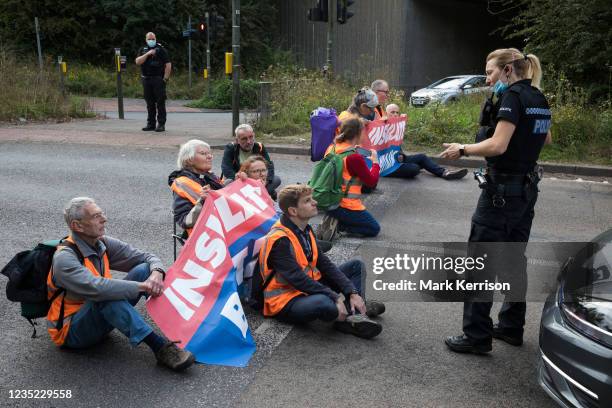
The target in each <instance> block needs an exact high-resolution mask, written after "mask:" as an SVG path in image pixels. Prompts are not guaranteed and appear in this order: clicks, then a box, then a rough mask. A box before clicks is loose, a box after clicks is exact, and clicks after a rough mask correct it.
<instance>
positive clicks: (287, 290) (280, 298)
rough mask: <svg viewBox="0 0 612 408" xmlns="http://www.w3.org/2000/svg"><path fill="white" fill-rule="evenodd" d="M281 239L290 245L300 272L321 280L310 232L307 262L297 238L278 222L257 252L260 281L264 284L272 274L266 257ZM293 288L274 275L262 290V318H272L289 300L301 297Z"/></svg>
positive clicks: (316, 251)
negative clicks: (309, 252)
mask: <svg viewBox="0 0 612 408" xmlns="http://www.w3.org/2000/svg"><path fill="white" fill-rule="evenodd" d="M283 237H287V238H289V242H290V243H291V252H292V254H293V255H294V256H295V260H296V262H297V264H298V265H299V266H300V268H302V272H304V273H305V274H306V275H308V276H309V277H310V278H312V279H314V280H317V281H318V280H319V279H321V272H320V271H319V270H318V269H317V266H316V265H317V259H318V257H319V251H318V249H317V244H316V240H315V237H314V234H313V233H312V231H310V245H311V246H312V261H310V262H308V258H306V254H305V253H304V250H303V249H302V245H301V244H300V240H299V238H298V237H297V236H296V235H295V234H294V233H293V231H291V230H290V229H289V228H287V227H285V226H284V225H282V224H281V222H280V220H279V221H276V223H275V224H274V225H273V226H272V229H271V230H270V232H269V233H268V235H267V236H266V239H265V242H264V244H263V245H262V247H261V249H260V251H259V271H260V273H261V274H262V275H261V276H262V281H263V282H266V280H267V278H268V276H270V274H271V273H272V269H270V268H269V267H268V256H269V255H270V251H271V250H272V247H273V246H274V243H275V242H276V241H277V240H278V239H280V238H283ZM302 294H304V292H300V291H299V290H297V289H295V288H294V287H293V286H291V285H290V284H288V283H287V282H286V281H285V279H283V277H282V276H280V275H279V274H277V273H275V274H274V277H273V278H272V279H271V280H270V283H269V284H268V286H267V287H266V288H265V289H264V293H263V297H264V309H263V312H264V316H274V315H276V314H278V313H279V312H280V311H281V310H282V309H283V308H284V307H285V306H286V305H287V303H289V301H290V300H291V299H293V298H294V297H296V296H299V295H302Z"/></svg>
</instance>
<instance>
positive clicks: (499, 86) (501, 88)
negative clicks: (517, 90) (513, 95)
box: [493, 79, 508, 96]
mask: <svg viewBox="0 0 612 408" xmlns="http://www.w3.org/2000/svg"><path fill="white" fill-rule="evenodd" d="M506 89H508V84H506V83H503V82H502V81H501V80H499V79H498V80H497V82H496V83H495V85H493V92H494V93H495V95H497V96H501V94H503V93H504V92H505V91H506Z"/></svg>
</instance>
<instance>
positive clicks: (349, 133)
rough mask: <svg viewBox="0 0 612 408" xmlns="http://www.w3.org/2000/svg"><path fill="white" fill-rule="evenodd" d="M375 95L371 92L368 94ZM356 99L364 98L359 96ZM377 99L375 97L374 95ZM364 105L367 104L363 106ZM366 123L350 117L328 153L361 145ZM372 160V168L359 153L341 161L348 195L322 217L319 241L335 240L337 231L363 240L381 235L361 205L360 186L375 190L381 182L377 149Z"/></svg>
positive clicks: (344, 189)
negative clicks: (360, 237)
mask: <svg viewBox="0 0 612 408" xmlns="http://www.w3.org/2000/svg"><path fill="white" fill-rule="evenodd" d="M369 92H372V91H369ZM357 98H361V97H360V96H359V95H358V97H357ZM374 98H376V95H374ZM363 104H365V102H364V103H363ZM363 128H364V125H363V122H362V121H361V120H360V119H357V118H350V119H346V120H344V122H342V126H341V127H340V134H339V135H338V136H336V138H335V141H334V144H333V145H331V146H330V147H329V148H328V149H327V151H326V152H325V154H326V155H327V154H329V153H330V152H331V150H332V147H334V146H335V153H336V154H341V153H343V152H346V151H349V150H353V151H355V147H356V146H357V145H358V144H359V142H360V140H361V136H362V133H363ZM369 153H370V156H369V157H368V158H369V160H370V161H371V162H372V168H371V169H369V168H368V165H367V164H366V161H365V158H364V156H362V155H361V154H360V153H357V152H356V151H355V152H354V153H352V154H349V155H347V156H346V157H344V159H343V161H342V178H343V182H342V191H343V192H344V193H345V195H344V197H343V198H342V199H341V200H340V205H339V207H338V208H336V209H334V210H331V211H328V212H327V214H325V216H324V217H323V222H322V223H321V225H320V227H319V230H318V238H319V239H322V240H326V241H331V240H333V238H334V236H335V234H336V231H337V230H338V229H339V230H340V231H344V232H348V233H351V234H358V235H361V236H364V237H375V236H376V235H378V233H379V232H380V225H379V224H378V222H377V221H376V219H374V217H373V216H372V214H370V213H369V212H368V211H367V210H366V207H365V205H363V203H362V202H361V194H362V192H361V187H362V186H363V185H365V186H368V187H373V186H375V185H376V183H378V177H379V171H380V165H379V164H378V155H377V153H376V151H375V150H370V151H369Z"/></svg>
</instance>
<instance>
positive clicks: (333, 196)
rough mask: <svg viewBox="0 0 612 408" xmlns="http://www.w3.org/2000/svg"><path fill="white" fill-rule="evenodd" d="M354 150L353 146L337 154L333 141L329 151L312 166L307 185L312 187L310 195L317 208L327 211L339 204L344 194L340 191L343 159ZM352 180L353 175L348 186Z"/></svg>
mask: <svg viewBox="0 0 612 408" xmlns="http://www.w3.org/2000/svg"><path fill="white" fill-rule="evenodd" d="M354 152H355V148H354V147H353V148H350V149H348V150H345V151H344V152H342V153H338V154H337V153H336V144H335V143H334V145H333V147H332V149H331V151H330V152H329V153H328V154H327V155H326V156H325V157H323V159H321V161H319V162H318V163H317V164H316V165H315V166H314V169H313V170H312V177H311V178H310V181H309V182H308V185H309V186H310V187H312V190H313V191H312V197H313V198H314V199H315V200H316V201H317V207H318V208H319V210H321V211H329V210H333V209H336V208H338V206H339V205H340V200H341V199H342V197H344V195H345V193H343V192H342V166H343V160H344V158H345V157H346V156H348V155H349V154H352V153H354ZM352 181H353V177H352V178H351V180H350V181H349V186H348V187H350V184H351V183H352ZM347 191H348V188H347Z"/></svg>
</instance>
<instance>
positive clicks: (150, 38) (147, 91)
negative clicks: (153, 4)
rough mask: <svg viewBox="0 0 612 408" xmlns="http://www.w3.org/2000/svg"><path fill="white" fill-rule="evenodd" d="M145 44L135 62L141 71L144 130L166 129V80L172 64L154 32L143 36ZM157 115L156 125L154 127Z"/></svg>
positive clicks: (160, 130) (161, 130) (157, 130)
mask: <svg viewBox="0 0 612 408" xmlns="http://www.w3.org/2000/svg"><path fill="white" fill-rule="evenodd" d="M145 39H146V42H147V45H146V46H144V47H142V48H141V49H140V50H139V51H138V57H137V58H136V64H137V65H140V69H141V71H142V86H143V88H144V98H145V101H146V102H147V126H146V127H144V128H142V130H144V131H150V130H155V131H156V132H163V131H164V130H166V127H165V126H166V82H168V78H170V71H171V70H172V64H171V63H170V58H169V57H168V52H167V51H166V50H165V49H164V48H163V47H162V46H161V44H159V43H158V42H157V40H156V38H155V34H154V33H151V32H149V33H147V35H146V36H145ZM156 115H157V127H155V122H156V120H155V119H156V118H155V116H156Z"/></svg>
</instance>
